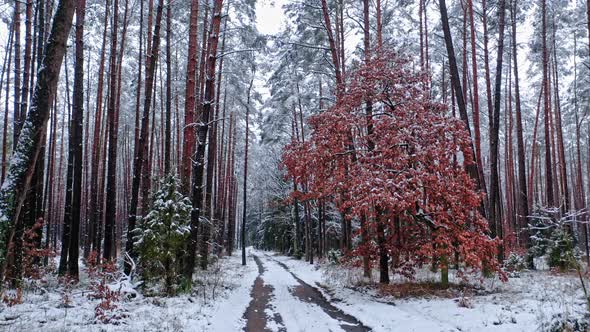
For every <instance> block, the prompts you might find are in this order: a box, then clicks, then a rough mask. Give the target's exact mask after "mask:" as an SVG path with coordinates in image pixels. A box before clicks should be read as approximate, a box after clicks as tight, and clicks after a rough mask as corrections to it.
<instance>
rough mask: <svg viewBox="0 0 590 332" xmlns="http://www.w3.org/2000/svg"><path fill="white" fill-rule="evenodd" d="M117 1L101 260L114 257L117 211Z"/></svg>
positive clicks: (114, 12) (113, 39)
mask: <svg viewBox="0 0 590 332" xmlns="http://www.w3.org/2000/svg"><path fill="white" fill-rule="evenodd" d="M118 21H119V0H114V2H113V24H112V28H111V51H110V52H111V54H110V60H109V61H110V64H109V66H110V69H109V71H110V73H109V75H110V78H109V86H110V88H109V89H110V96H109V105H108V110H107V115H108V123H109V125H108V127H109V131H108V133H109V135H108V136H109V137H108V138H109V149H108V163H107V179H106V180H107V184H106V185H107V187H106V190H107V193H106V209H105V224H104V249H103V258H104V259H105V260H107V261H108V260H111V259H113V258H115V257H116V252H113V250H112V249H113V241H114V235H115V234H114V231H115V224H116V221H115V219H116V211H117V142H118V131H119V119H118V116H117V115H118V111H117V40H118V26H119V22H118Z"/></svg>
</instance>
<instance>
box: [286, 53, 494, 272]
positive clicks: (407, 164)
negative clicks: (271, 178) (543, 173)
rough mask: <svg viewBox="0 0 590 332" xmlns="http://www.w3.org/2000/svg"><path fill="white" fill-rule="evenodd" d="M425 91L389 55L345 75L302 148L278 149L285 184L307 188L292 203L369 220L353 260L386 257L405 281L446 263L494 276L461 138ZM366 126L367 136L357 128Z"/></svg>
mask: <svg viewBox="0 0 590 332" xmlns="http://www.w3.org/2000/svg"><path fill="white" fill-rule="evenodd" d="M424 87H425V78H424V77H423V76H421V75H419V74H416V73H414V71H413V69H412V68H411V65H410V63H409V62H408V61H407V60H405V59H403V58H401V57H399V56H397V55H396V54H395V53H394V52H391V51H383V52H381V53H379V54H378V55H377V56H376V57H375V58H373V59H371V61H370V63H369V64H368V65H365V66H362V67H361V68H360V69H359V70H357V71H356V72H354V73H353V74H351V80H350V83H349V87H348V89H347V91H346V93H345V94H344V96H343V97H342V99H341V100H339V101H338V102H337V103H336V105H335V106H334V107H332V108H331V109H329V110H327V111H325V112H323V113H321V114H319V115H316V116H313V117H312V118H311V119H310V123H311V125H312V127H313V132H312V136H311V139H309V140H308V141H306V142H305V143H293V144H291V145H289V146H287V148H286V149H285V154H284V163H285V166H286V168H287V170H288V171H289V175H290V176H293V177H294V178H295V180H296V181H297V182H298V183H303V184H307V187H308V190H307V191H305V192H299V191H298V192H295V193H294V195H295V196H296V197H298V198H299V199H300V200H308V199H321V198H323V197H334V198H335V201H336V202H338V203H339V209H340V210H341V211H343V212H346V213H350V215H351V216H352V217H356V218H359V219H360V218H366V219H367V220H369V221H370V222H368V223H366V225H365V226H364V227H361V228H364V229H363V231H364V232H366V233H367V234H368V236H367V238H368V239H377V241H372V240H367V241H366V242H365V243H363V244H360V245H359V246H358V247H357V248H356V249H355V250H354V253H355V254H357V255H359V256H361V255H362V256H366V255H368V256H371V257H375V255H377V252H379V254H380V255H381V254H383V251H384V250H385V251H386V252H387V254H388V255H391V256H392V257H393V266H394V269H395V272H396V273H401V274H409V275H411V274H413V271H414V268H415V267H416V266H417V265H420V264H423V263H426V262H432V263H433V264H434V265H437V266H441V267H446V266H447V265H448V264H449V261H450V259H451V257H457V258H458V261H459V262H460V263H461V264H463V265H464V266H465V267H466V269H468V270H471V269H474V270H481V269H483V268H484V266H485V268H489V269H491V270H497V269H498V265H497V261H496V253H497V244H498V242H497V241H495V240H491V239H490V238H489V236H488V235H487V232H488V224H487V221H486V220H485V219H484V218H483V217H482V215H481V214H480V213H479V211H478V208H479V206H480V204H481V202H482V196H481V195H480V194H479V193H478V192H477V191H476V190H475V185H474V183H473V181H472V180H471V179H470V178H469V176H468V174H467V173H466V171H465V168H464V165H463V164H464V163H466V161H467V160H472V158H471V156H470V155H471V148H470V138H469V136H468V133H467V131H466V130H465V129H464V126H463V123H462V122H461V121H460V120H458V119H455V118H447V117H446V115H445V110H446V108H445V107H444V105H442V104H439V103H436V102H432V101H430V100H429V98H428V97H427V93H428V92H427V90H426V89H425V88H424ZM367 100H370V101H372V106H371V107H372V110H371V113H370V114H369V113H367V111H366V107H368V106H367V103H366V101H367ZM367 123H369V125H370V126H371V127H372V129H371V130H372V132H371V131H364V130H361V129H359V128H363V127H364V126H367ZM463 156H465V157H464V158H462V157H463ZM461 159H463V160H464V161H463V162H461ZM380 227H382V229H381V230H380V229H379V228H380ZM383 229H385V230H386V231H385V232H384V230H383ZM380 232H381V233H384V234H383V235H380V234H379V233H380ZM379 236H383V237H384V239H383V241H384V243H383V244H382V246H383V247H381V245H380V244H379V241H381V240H379ZM378 247H379V248H378ZM402 257H405V258H402Z"/></svg>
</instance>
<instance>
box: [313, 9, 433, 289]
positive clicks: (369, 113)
mask: <svg viewBox="0 0 590 332" xmlns="http://www.w3.org/2000/svg"><path fill="white" fill-rule="evenodd" d="M422 6H424V1H423V0H420V7H422ZM369 7H370V6H369V0H363V32H364V36H363V37H364V40H363V41H364V47H365V54H364V56H365V64H366V65H369V62H370V59H371V35H370V29H371V24H370V18H369V10H370V8H369ZM422 44H423V41H422V14H420V46H421V47H420V54H421V65H422V70H424V59H423V58H424V53H423V50H422ZM320 95H321V81H320ZM320 100H321V98H320ZM321 108H322V107H321V106H320V109H321ZM365 114H366V119H367V120H366V121H367V136H369V140H368V147H369V153H370V152H371V151H373V150H374V149H375V143H374V142H373V139H372V138H371V136H373V135H374V130H373V101H372V100H370V99H367V100H366V101H365ZM302 125H303V124H302ZM360 221H361V245H363V246H366V245H367V243H368V242H369V234H368V229H367V228H368V227H369V225H367V221H368V220H367V217H366V215H363V216H361V218H360ZM363 276H364V277H365V278H371V266H370V262H369V256H368V255H366V254H365V255H363Z"/></svg>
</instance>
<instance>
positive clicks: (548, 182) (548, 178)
mask: <svg viewBox="0 0 590 332" xmlns="http://www.w3.org/2000/svg"><path fill="white" fill-rule="evenodd" d="M546 12H547V2H546V0H542V1H541V19H542V21H543V22H542V23H541V24H542V30H541V38H542V40H543V42H542V43H543V46H542V47H543V49H542V51H543V96H544V97H543V110H544V116H545V192H546V195H547V197H546V199H547V201H546V202H547V205H548V206H549V207H553V206H555V200H554V197H553V170H552V167H553V164H552V161H551V136H550V128H549V123H550V119H549V117H550V116H551V114H550V113H551V102H550V101H549V94H550V93H549V78H548V74H549V73H548V63H549V56H548V53H547V14H546Z"/></svg>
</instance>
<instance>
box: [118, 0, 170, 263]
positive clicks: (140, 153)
mask: <svg viewBox="0 0 590 332" xmlns="http://www.w3.org/2000/svg"><path fill="white" fill-rule="evenodd" d="M163 7H164V0H159V2H158V8H157V9H156V25H155V26H154V34H153V47H152V48H151V50H150V53H149V55H148V58H147V60H146V61H147V63H148V70H147V72H146V78H145V100H144V105H143V107H144V108H143V116H142V118H141V131H140V134H139V140H138V144H137V146H136V147H135V150H136V152H135V161H134V162H133V180H132V184H131V200H130V203H129V219H128V224H127V242H126V247H125V250H126V251H127V254H128V255H129V256H130V257H131V258H132V259H134V258H135V257H136V253H135V251H134V246H133V232H134V229H135V223H136V221H137V206H138V202H139V184H140V179H141V175H142V168H143V166H144V158H145V157H147V156H146V155H145V153H146V149H145V146H146V144H147V143H146V141H147V137H148V135H149V133H148V130H149V129H148V127H149V121H150V109H151V106H152V94H153V87H154V77H155V73H156V64H157V62H158V54H159V48H160V26H161V22H162V11H163ZM143 213H144V214H145V213H146V211H143ZM131 266H132V264H131V262H130V261H129V260H128V259H125V273H127V274H128V273H129V272H130V271H131Z"/></svg>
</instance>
